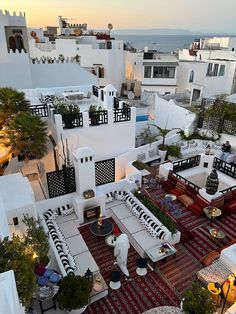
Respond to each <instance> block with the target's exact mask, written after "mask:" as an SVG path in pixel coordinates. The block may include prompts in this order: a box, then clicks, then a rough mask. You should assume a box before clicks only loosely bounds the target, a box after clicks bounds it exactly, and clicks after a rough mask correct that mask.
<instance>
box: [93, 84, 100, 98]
mask: <svg viewBox="0 0 236 314" xmlns="http://www.w3.org/2000/svg"><path fill="white" fill-rule="evenodd" d="M98 90H99V87H97V86H95V85H93V95H94V96H96V97H98Z"/></svg>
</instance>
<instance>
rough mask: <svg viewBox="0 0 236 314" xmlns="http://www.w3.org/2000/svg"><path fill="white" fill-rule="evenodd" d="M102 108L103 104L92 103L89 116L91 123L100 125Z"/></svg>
mask: <svg viewBox="0 0 236 314" xmlns="http://www.w3.org/2000/svg"><path fill="white" fill-rule="evenodd" d="M101 110H102V107H101V106H99V107H97V106H96V105H90V107H89V118H90V120H91V125H98V123H99V119H100V111H101Z"/></svg>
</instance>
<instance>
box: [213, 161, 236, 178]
mask: <svg viewBox="0 0 236 314" xmlns="http://www.w3.org/2000/svg"><path fill="white" fill-rule="evenodd" d="M213 168H215V169H217V170H219V171H220V172H223V173H225V174H226V175H227V176H230V177H232V178H234V179H236V166H235V165H233V164H229V163H227V162H225V161H223V160H221V159H219V158H217V157H215V158H214V161H213Z"/></svg>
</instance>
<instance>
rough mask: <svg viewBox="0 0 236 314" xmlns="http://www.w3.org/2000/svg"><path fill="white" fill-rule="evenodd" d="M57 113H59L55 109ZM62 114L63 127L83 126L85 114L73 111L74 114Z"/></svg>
mask: <svg viewBox="0 0 236 314" xmlns="http://www.w3.org/2000/svg"><path fill="white" fill-rule="evenodd" d="M55 113H57V112H56V111H55ZM61 116H62V127H63V129H72V128H78V127H82V126H83V114H82V112H80V113H76V114H75V113H73V114H67V115H61Z"/></svg>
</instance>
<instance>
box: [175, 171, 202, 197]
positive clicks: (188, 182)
mask: <svg viewBox="0 0 236 314" xmlns="http://www.w3.org/2000/svg"><path fill="white" fill-rule="evenodd" d="M170 173H171V174H173V176H175V177H176V178H178V179H181V180H183V181H184V182H185V183H187V184H188V185H189V186H191V187H192V188H193V189H194V191H196V192H198V191H199V190H200V189H201V188H200V187H199V186H198V185H196V184H194V183H193V182H191V181H189V180H188V179H186V178H184V177H182V176H181V175H179V174H178V173H175V172H174V171H172V170H170Z"/></svg>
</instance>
